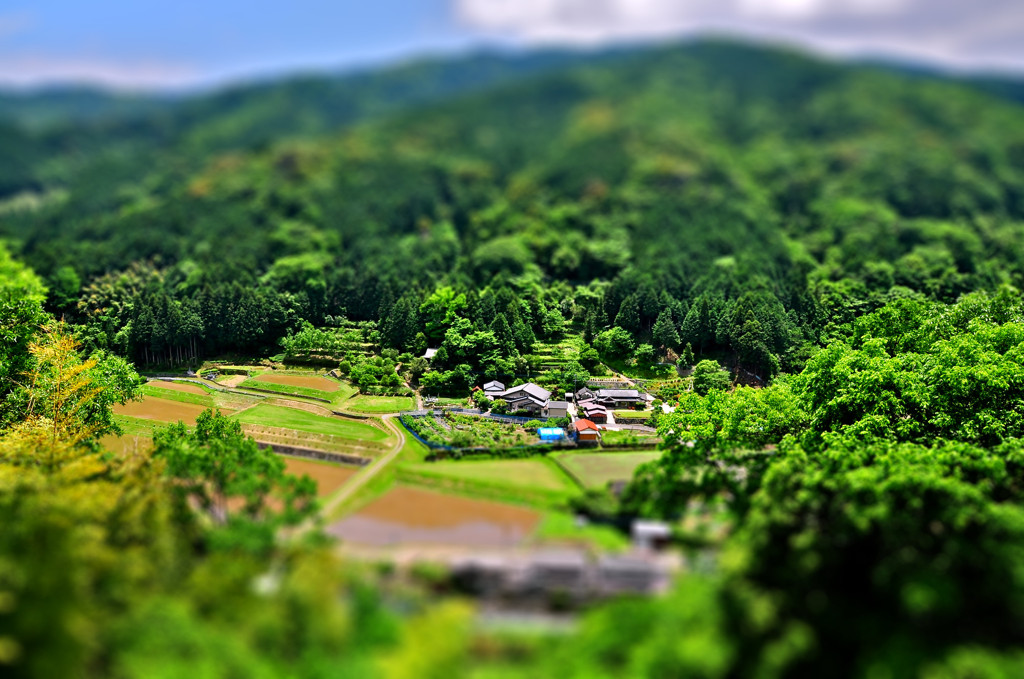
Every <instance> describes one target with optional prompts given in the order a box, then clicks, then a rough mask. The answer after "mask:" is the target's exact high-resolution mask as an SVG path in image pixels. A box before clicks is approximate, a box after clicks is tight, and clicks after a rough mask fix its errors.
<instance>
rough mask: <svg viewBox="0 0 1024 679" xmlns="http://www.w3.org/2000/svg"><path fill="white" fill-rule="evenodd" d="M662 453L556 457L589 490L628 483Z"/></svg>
mask: <svg viewBox="0 0 1024 679" xmlns="http://www.w3.org/2000/svg"><path fill="white" fill-rule="evenodd" d="M661 455H662V454H661V452H653V451H652V452H642V453H563V454H561V455H557V456H555V459H556V460H557V461H558V464H560V465H562V466H563V467H564V468H565V469H567V470H568V471H569V472H570V473H571V474H572V475H573V476H575V477H576V478H577V479H579V480H580V482H581V483H582V484H583V485H585V486H587V487H588V488H604V487H605V486H606V485H608V483H610V482H612V481H628V480H630V479H631V478H633V472H634V471H636V468H637V467H639V466H640V465H642V464H646V463H648V462H653V461H654V460H657V459H658V458H659V457H661Z"/></svg>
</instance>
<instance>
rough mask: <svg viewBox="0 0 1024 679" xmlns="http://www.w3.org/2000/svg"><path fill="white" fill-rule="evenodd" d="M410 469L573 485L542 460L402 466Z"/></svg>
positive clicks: (493, 480)
mask: <svg viewBox="0 0 1024 679" xmlns="http://www.w3.org/2000/svg"><path fill="white" fill-rule="evenodd" d="M406 466H407V467H408V468H409V469H410V470H412V471H416V472H421V473H426V474H433V475H438V476H446V477H449V478H453V479H461V480H465V481H481V482H485V483H488V484H495V485H503V486H519V487H523V488H533V489H541V490H550V491H556V492H572V491H574V490H575V485H574V484H573V483H572V480H571V479H569V478H568V477H566V476H565V474H564V473H562V471H561V470H559V469H558V468H557V467H556V466H555V465H552V464H550V463H548V462H547V461H545V460H542V459H537V460H480V461H476V460H462V461H445V462H424V463H421V464H410V465H406Z"/></svg>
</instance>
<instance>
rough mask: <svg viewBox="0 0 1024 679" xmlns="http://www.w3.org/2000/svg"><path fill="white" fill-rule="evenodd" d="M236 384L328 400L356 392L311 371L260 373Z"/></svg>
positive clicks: (332, 400) (350, 387) (248, 387)
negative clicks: (303, 373)
mask: <svg viewBox="0 0 1024 679" xmlns="http://www.w3.org/2000/svg"><path fill="white" fill-rule="evenodd" d="M236 386H237V387H239V388H242V389H258V390H261V391H272V392H274V393H277V394H286V395H291V396H299V397H305V398H314V399H322V400H325V401H330V402H338V401H343V400H345V399H347V398H348V397H349V396H351V395H352V394H354V393H355V392H356V390H355V388H354V387H352V386H351V385H350V384H347V383H344V382H338V381H337V380H334V379H331V378H329V377H323V376H321V375H314V374H312V373H310V374H306V375H294V374H281V373H277V372H268V373H262V374H259V375H254V376H253V377H250V378H249V379H247V380H244V381H242V382H239V383H238V384H237V385H236Z"/></svg>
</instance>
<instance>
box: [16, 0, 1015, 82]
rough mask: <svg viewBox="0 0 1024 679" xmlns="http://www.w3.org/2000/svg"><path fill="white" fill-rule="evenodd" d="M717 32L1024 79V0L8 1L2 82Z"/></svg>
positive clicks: (354, 64)
mask: <svg viewBox="0 0 1024 679" xmlns="http://www.w3.org/2000/svg"><path fill="white" fill-rule="evenodd" d="M709 32H710V33H714V34H718V35H722V34H726V35H738V36H747V37H751V38H754V39H757V40H766V41H771V42H779V41H782V42H788V43H793V44H796V45H798V46H803V47H806V48H809V49H813V50H816V51H820V52H824V53H827V54H833V55H840V56H857V57H883V58H896V59H904V60H911V61H922V62H925V63H931V64H935V65H938V66H941V67H947V68H953V69H961V70H998V71H1012V72H1016V73H1021V74H1024V0H333V1H332V0H276V1H274V2H268V1H267V0H173V1H170V0H132V1H129V0H89V1H88V2H84V1H83V0H31V1H30V2H29V1H27V0H0V86H36V85H46V84H52V83H58V82H60V83H63V82H87V83H92V84H99V85H104V86H108V87H114V88H124V89H180V88H193V87H208V86H214V85H218V84H221V83H224V82H228V81H234V80H240V79H253V78H266V77H272V76H274V75H278V74H282V73H288V72H294V71H308V70H344V69H352V68H361V67H367V66H373V65H377V64H384V63H390V62H395V61H399V60H404V59H409V58H414V57H416V56H420V55H424V54H430V55H438V54H448V53H456V52H464V51H466V50H470V49H475V48H481V47H487V46H498V47H503V48H523V47H525V48H529V47H532V46H545V47H559V46H563V47H585V48H595V47H601V46H605V45H612V44H617V43H630V44H634V43H644V42H654V41H665V40H674V39H680V38H686V37H692V36H694V35H701V34H706V33H709Z"/></svg>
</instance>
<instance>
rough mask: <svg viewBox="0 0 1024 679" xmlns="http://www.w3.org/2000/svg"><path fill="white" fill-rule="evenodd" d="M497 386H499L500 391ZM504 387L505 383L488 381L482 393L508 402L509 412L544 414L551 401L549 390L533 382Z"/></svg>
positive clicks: (490, 397) (538, 415)
mask: <svg viewBox="0 0 1024 679" xmlns="http://www.w3.org/2000/svg"><path fill="white" fill-rule="evenodd" d="M498 387H501V390H500V391H499V390H498ZM504 387H505V385H503V384H502V383H501V382H488V383H487V384H485V385H484V394H485V395H486V396H487V398H488V399H490V400H492V401H493V400H495V399H498V398H500V399H503V400H504V401H505V402H506V403H508V409H509V412H513V413H515V412H519V411H524V412H527V413H529V414H530V415H534V416H536V417H544V416H545V415H544V410H545V408H547V406H548V403H549V402H550V401H551V392H550V391H548V390H547V389H544V388H543V387H541V386H539V385H536V384H534V383H533V382H527V383H526V384H520V385H519V386H517V387H512V388H511V389H505V388H504ZM563 416H564V415H563ZM559 417H562V416H559Z"/></svg>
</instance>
